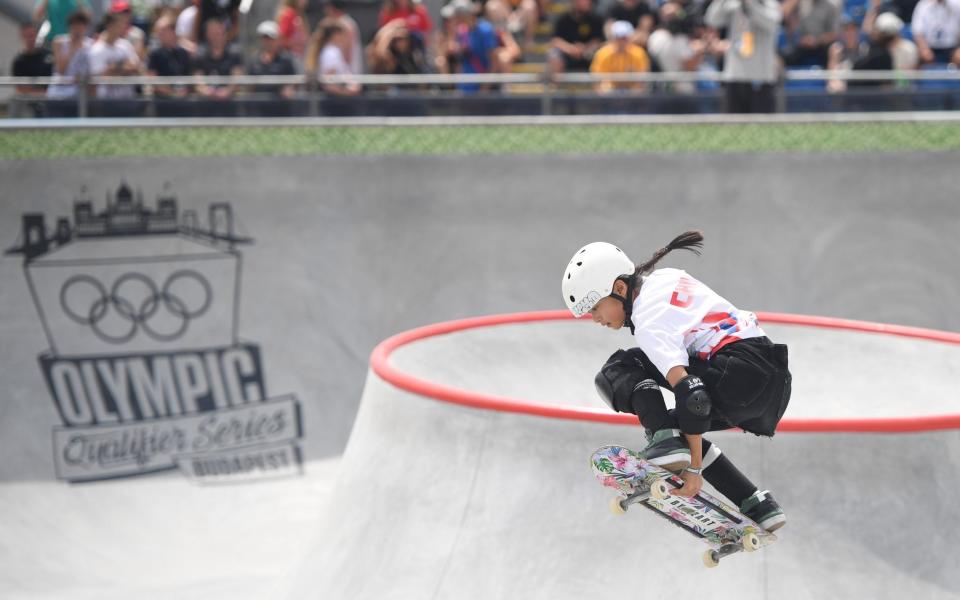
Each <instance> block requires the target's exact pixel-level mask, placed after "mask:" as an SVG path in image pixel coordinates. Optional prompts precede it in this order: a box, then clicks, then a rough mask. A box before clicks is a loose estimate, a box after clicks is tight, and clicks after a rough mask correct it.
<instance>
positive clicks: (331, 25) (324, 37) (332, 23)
mask: <svg viewBox="0 0 960 600" xmlns="http://www.w3.org/2000/svg"><path fill="white" fill-rule="evenodd" d="M346 30H347V28H346V27H344V26H343V25H342V24H341V23H340V21H339V20H337V19H324V20H322V21H320V23H319V24H318V25H317V29H316V30H315V31H314V32H313V35H312V36H310V43H309V44H308V45H307V56H306V58H305V60H304V71H306V72H307V73H309V74H311V75H316V74H317V73H316V71H317V68H318V67H319V66H320V64H319V62H320V61H319V57H320V53H321V52H322V51H323V47H324V46H326V45H327V42H329V41H330V38H332V37H333V36H334V35H336V34H337V33H339V32H341V31H346Z"/></svg>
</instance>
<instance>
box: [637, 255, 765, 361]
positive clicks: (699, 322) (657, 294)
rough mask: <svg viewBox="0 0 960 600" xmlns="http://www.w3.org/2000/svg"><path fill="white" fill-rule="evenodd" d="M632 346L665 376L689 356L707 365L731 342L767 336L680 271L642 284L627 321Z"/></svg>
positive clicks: (751, 317)
mask: <svg viewBox="0 0 960 600" xmlns="http://www.w3.org/2000/svg"><path fill="white" fill-rule="evenodd" d="M631 320H632V321H633V325H634V328H635V332H636V333H635V334H634V335H635V337H636V340H637V346H638V347H639V348H640V349H641V350H643V352H644V353H645V354H646V355H647V357H648V358H650V361H651V362H653V364H654V365H655V366H656V367H657V369H659V370H660V372H661V373H662V374H663V375H664V377H666V375H667V371H669V370H670V369H671V368H673V367H676V366H683V367H688V366H690V360H689V359H690V357H691V356H693V357H696V358H699V359H701V360H707V359H708V358H710V357H711V356H713V354H714V353H715V352H716V351H717V350H719V349H720V348H723V347H724V346H726V345H727V344H729V343H731V342H735V341H737V340H743V339H747V338H754V337H761V336H764V335H766V334H765V333H764V332H763V329H761V328H760V324H759V322H758V321H757V316H756V315H755V314H753V313H752V312H747V311H744V310H737V308H736V307H735V306H734V305H733V304H731V303H730V302H728V301H727V300H725V299H724V298H723V297H721V296H720V295H719V294H717V293H716V292H714V291H713V290H711V289H710V288H709V287H707V286H706V285H704V284H703V283H701V282H699V281H697V280H696V279H694V278H693V277H691V276H690V275H688V274H687V273H686V272H685V271H682V270H680V269H657V270H656V271H654V272H653V273H651V274H650V275H649V276H647V277H646V278H645V279H644V280H643V285H642V286H640V294H639V295H638V296H637V299H636V300H635V301H634V303H633V315H632V317H631Z"/></svg>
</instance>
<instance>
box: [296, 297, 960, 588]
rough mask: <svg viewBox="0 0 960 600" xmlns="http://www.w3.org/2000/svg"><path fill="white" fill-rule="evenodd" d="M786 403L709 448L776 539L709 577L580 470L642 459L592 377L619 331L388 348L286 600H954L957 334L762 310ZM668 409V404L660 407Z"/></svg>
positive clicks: (627, 420) (958, 567)
mask: <svg viewBox="0 0 960 600" xmlns="http://www.w3.org/2000/svg"><path fill="white" fill-rule="evenodd" d="M761 320H762V323H763V324H764V328H765V329H766V330H767V332H768V334H769V335H770V336H771V337H772V338H774V339H775V340H777V341H781V342H784V343H787V344H789V346H790V352H791V369H792V371H793V374H794V388H793V389H794V392H793V399H792V402H791V406H790V408H789V410H788V412H787V414H786V416H785V419H784V421H783V422H782V424H781V428H780V433H778V435H776V436H775V438H774V439H773V440H767V439H762V438H757V437H754V436H751V435H748V434H744V433H739V432H733V431H731V432H721V433H715V434H711V435H710V436H709V437H710V438H711V439H713V440H714V441H715V442H716V443H718V445H719V446H720V447H721V448H722V449H723V451H724V452H725V453H726V454H727V455H728V456H730V457H731V458H732V459H733V460H734V462H735V463H736V464H737V465H738V466H739V467H740V468H741V469H742V470H743V471H744V472H745V473H746V474H747V475H748V476H749V477H751V479H753V480H754V481H755V482H756V483H757V484H758V485H760V486H762V488H765V489H770V490H772V491H774V492H775V494H776V495H777V498H778V500H779V501H780V502H781V504H782V505H783V506H784V508H785V510H786V512H787V514H788V519H789V523H788V525H787V527H786V528H784V529H783V530H782V531H781V533H780V536H779V537H780V540H779V541H778V542H777V543H775V544H774V545H773V546H770V547H768V548H765V549H763V550H762V551H761V552H759V553H758V554H754V555H736V556H733V557H730V558H729V559H727V560H726V561H725V562H723V563H721V565H720V567H719V568H717V569H712V570H707V569H705V568H704V567H703V566H702V564H701V562H700V554H701V552H702V550H703V549H704V548H705V546H703V545H702V544H701V543H700V542H698V541H696V540H695V539H694V538H693V537H691V536H688V535H685V534H682V533H680V532H679V531H678V530H676V529H675V528H673V527H671V526H670V525H669V524H667V523H666V522H663V521H661V520H659V519H655V518H653V517H652V516H651V515H648V514H646V513H645V512H644V511H640V510H636V509H635V510H632V511H630V512H628V514H627V515H624V516H621V517H615V516H613V515H612V514H610V512H609V510H608V508H607V502H608V500H609V497H610V495H611V494H610V491H609V490H605V489H604V488H602V487H601V486H600V485H598V483H597V482H596V480H595V479H594V477H593V475H592V473H591V472H590V469H589V463H588V456H589V454H590V452H591V450H593V449H594V448H595V447H597V446H600V445H603V444H610V443H616V444H623V445H626V446H628V447H638V446H640V445H641V444H642V436H641V430H640V428H639V427H638V426H637V424H636V420H635V418H634V417H632V416H631V415H617V414H612V413H610V412H609V411H608V410H605V407H604V406H603V404H602V403H601V401H600V400H599V399H597V398H596V393H595V392H594V390H593V384H592V380H593V374H594V373H595V371H596V369H597V368H598V367H599V366H600V365H601V364H602V362H603V360H604V358H606V356H607V355H608V354H609V353H610V352H612V351H614V350H615V349H616V348H617V347H619V345H620V344H623V345H629V343H630V338H629V335H627V334H620V335H615V334H611V333H610V332H608V331H606V330H601V328H597V327H591V326H590V325H589V324H585V323H582V322H576V321H573V320H572V319H570V318H568V317H567V316H566V315H565V313H558V312H544V313H526V314H514V315H501V316H495V317H488V318H478V319H470V320H466V321H457V322H450V323H442V324H439V325H435V326H430V327H426V328H421V329H417V330H413V331H408V332H405V333H402V334H399V335H397V336H394V337H393V338H390V339H388V340H386V341H385V342H383V343H382V344H380V345H379V346H378V347H377V349H376V350H375V351H374V353H373V355H372V357H371V367H372V368H371V370H370V372H369V374H368V377H367V382H366V388H365V390H364V395H363V399H362V404H361V407H360V412H359V415H358V418H357V420H356V423H355V426H354V429H353V433H352V436H351V439H350V441H349V444H348V446H347V449H346V452H345V454H344V456H343V458H342V461H341V472H340V476H339V480H338V481H337V484H336V488H335V491H334V493H333V495H332V497H331V499H330V502H329V503H328V505H327V506H326V511H325V516H324V517H323V518H322V522H321V526H320V527H319V528H318V529H317V532H318V533H317V534H316V537H315V539H314V542H313V543H312V544H311V551H310V552H309V553H308V554H307V555H306V560H305V562H304V563H303V564H301V565H300V566H299V567H298V568H297V569H296V570H295V573H294V574H293V576H292V577H291V579H290V585H291V589H290V590H289V591H290V592H291V595H290V597H291V598H352V599H363V598H376V599H378V600H379V599H384V598H391V599H407V598H410V599H414V598H416V599H432V598H450V599H474V598H477V599H479V598H544V599H551V600H554V599H562V598H578V599H579V598H610V597H621V596H624V595H629V596H630V597H635V598H654V597H709V598H740V599H742V598H903V597H906V596H908V595H910V596H913V597H917V598H957V597H960V588H958V586H957V583H956V573H957V572H960V559H958V554H957V553H956V552H954V551H952V545H953V538H954V536H953V535H952V533H951V532H952V530H953V528H952V527H951V526H947V525H946V524H947V523H949V522H950V521H951V516H950V515H952V512H953V511H952V508H953V506H954V505H955V498H956V495H957V492H958V491H960V483H958V474H960V434H958V431H957V428H960V414H956V413H957V412H958V410H957V408H958V407H957V403H956V397H955V395H953V394H950V392H949V391H948V388H949V380H951V379H953V378H954V377H951V375H956V374H957V373H958V372H960V335H958V334H952V333H945V332H938V331H932V330H922V329H913V328H905V327H898V326H890V325H879V324H871V323H864V322H857V321H841V320H836V319H824V318H814V317H799V316H793V315H782V314H764V313H761ZM668 402H669V400H668Z"/></svg>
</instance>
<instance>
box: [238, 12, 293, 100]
mask: <svg viewBox="0 0 960 600" xmlns="http://www.w3.org/2000/svg"><path fill="white" fill-rule="evenodd" d="M257 36H259V38H260V51H259V52H257V56H256V57H255V58H254V59H253V61H252V62H251V63H250V66H249V68H248V69H247V72H248V73H249V74H250V75H295V74H296V72H297V69H296V67H295V66H294V62H293V56H292V55H291V54H290V53H289V52H287V51H286V50H284V49H283V46H282V45H281V44H282V42H281V41H280V26H279V25H277V23H276V22H274V21H263V22H262V23H260V24H259V25H257ZM256 91H258V92H269V93H271V94H276V95H278V96H280V97H282V98H292V97H293V93H294V92H293V85H292V84H288V85H261V86H258V87H257V88H256Z"/></svg>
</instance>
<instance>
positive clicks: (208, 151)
mask: <svg viewBox="0 0 960 600" xmlns="http://www.w3.org/2000/svg"><path fill="white" fill-rule="evenodd" d="M958 149H960V123H953V122H947V123H933V122H900V123H810V124H779V123H777V124H731V125H719V124H696V125H659V124H658V125H542V126H532V125H493V126H422V127H385V126H371V127H342V126H340V127H338V126H331V127H313V126H303V127H210V128H203V127H197V128H135V127H131V128H118V129H51V130H40V129H38V130H12V131H0V159H8V160H9V159H31V158H84V157H115V156H242V155H250V156H298V155H397V154H401V155H451V154H452V155H495V154H621V153H643V152H657V153H663V152H704V153H722V152H892V151H903V150H911V151H914V150H921V151H930V150H958Z"/></svg>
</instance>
